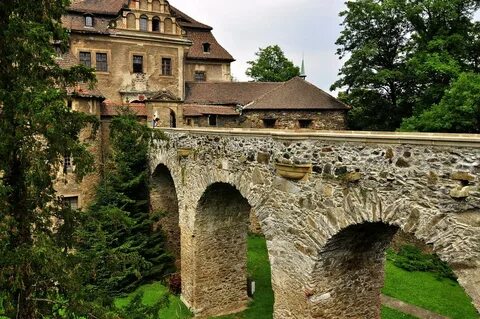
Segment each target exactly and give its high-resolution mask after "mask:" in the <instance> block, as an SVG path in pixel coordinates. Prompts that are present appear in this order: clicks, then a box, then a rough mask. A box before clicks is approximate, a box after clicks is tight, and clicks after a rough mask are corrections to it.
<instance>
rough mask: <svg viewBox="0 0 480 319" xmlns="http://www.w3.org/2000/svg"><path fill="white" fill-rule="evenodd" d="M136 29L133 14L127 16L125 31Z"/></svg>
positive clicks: (135, 19) (135, 20)
mask: <svg viewBox="0 0 480 319" xmlns="http://www.w3.org/2000/svg"><path fill="white" fill-rule="evenodd" d="M136 28H137V18H136V17H135V15H134V14H133V13H129V14H127V29H136Z"/></svg>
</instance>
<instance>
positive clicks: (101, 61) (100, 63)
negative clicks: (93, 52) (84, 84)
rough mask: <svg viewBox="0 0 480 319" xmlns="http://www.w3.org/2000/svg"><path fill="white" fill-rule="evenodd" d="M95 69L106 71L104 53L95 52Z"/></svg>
mask: <svg viewBox="0 0 480 319" xmlns="http://www.w3.org/2000/svg"><path fill="white" fill-rule="evenodd" d="M96 67H97V71H99V72H108V60H107V54H106V53H97V65H96Z"/></svg>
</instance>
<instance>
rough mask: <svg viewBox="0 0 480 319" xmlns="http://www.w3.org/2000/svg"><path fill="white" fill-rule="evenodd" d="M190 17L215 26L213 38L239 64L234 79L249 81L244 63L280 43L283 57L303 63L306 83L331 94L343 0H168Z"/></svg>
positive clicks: (337, 64)
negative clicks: (283, 53) (259, 50)
mask: <svg viewBox="0 0 480 319" xmlns="http://www.w3.org/2000/svg"><path fill="white" fill-rule="evenodd" d="M170 3H171V4H172V5H173V6H175V7H177V8H178V9H180V10H182V11H183V12H185V13H186V14H188V15H190V16H191V17H192V18H194V19H196V20H198V21H200V22H203V23H205V24H208V25H210V26H212V27H213V33H214V35H215V37H216V38H217V40H218V41H219V42H220V43H221V44H222V45H223V46H224V47H225V49H227V50H228V51H229V52H230V53H231V54H232V55H233V57H234V58H235V59H236V60H237V61H236V62H234V63H233V64H232V73H233V76H234V77H235V78H236V79H238V80H239V81H247V80H249V79H248V77H247V76H246V75H245V71H246V69H247V67H248V65H247V63H246V62H247V61H250V60H254V59H255V52H257V51H258V49H259V48H264V47H266V46H268V45H271V44H278V45H279V46H280V47H281V48H282V49H283V50H284V52H285V55H286V56H287V58H289V59H290V60H292V61H293V62H294V63H295V64H296V65H300V64H301V60H302V53H304V54H305V67H306V73H307V75H308V77H307V80H309V81H310V82H312V83H314V84H315V85H317V86H319V87H320V88H322V89H324V90H326V91H329V88H330V85H331V84H332V83H333V82H335V80H336V78H337V73H338V69H339V68H340V66H341V61H339V59H338V57H337V56H336V55H335V51H336V46H335V41H336V39H337V38H338V36H339V33H340V30H341V28H340V26H339V24H340V23H341V19H340V18H339V17H338V14H339V12H340V11H341V10H342V9H343V8H344V4H343V3H344V1H343V0H295V1H292V0H257V1H253V0H243V1H225V0H170Z"/></svg>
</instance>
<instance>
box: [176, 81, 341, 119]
mask: <svg viewBox="0 0 480 319" xmlns="http://www.w3.org/2000/svg"><path fill="white" fill-rule="evenodd" d="M185 103H186V104H190V105H191V104H201V105H217V106H219V105H241V106H243V107H244V110H247V111H248V110H348V109H349V108H350V107H349V106H348V105H346V104H344V103H342V102H341V101H339V100H338V99H336V98H334V97H333V96H331V95H330V94H328V93H326V92H324V91H323V90H321V89H319V88H318V87H316V86H314V85H313V84H311V83H309V82H307V81H305V80H303V79H301V78H299V77H295V78H293V79H291V80H289V81H287V82H274V83H272V82H213V83H209V82H188V83H187V84H186V98H185Z"/></svg>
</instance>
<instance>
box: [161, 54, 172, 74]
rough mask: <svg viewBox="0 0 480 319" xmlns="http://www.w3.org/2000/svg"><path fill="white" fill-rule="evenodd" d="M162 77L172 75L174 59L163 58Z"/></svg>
mask: <svg viewBox="0 0 480 319" xmlns="http://www.w3.org/2000/svg"><path fill="white" fill-rule="evenodd" d="M162 75H172V59H170V58H162Z"/></svg>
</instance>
